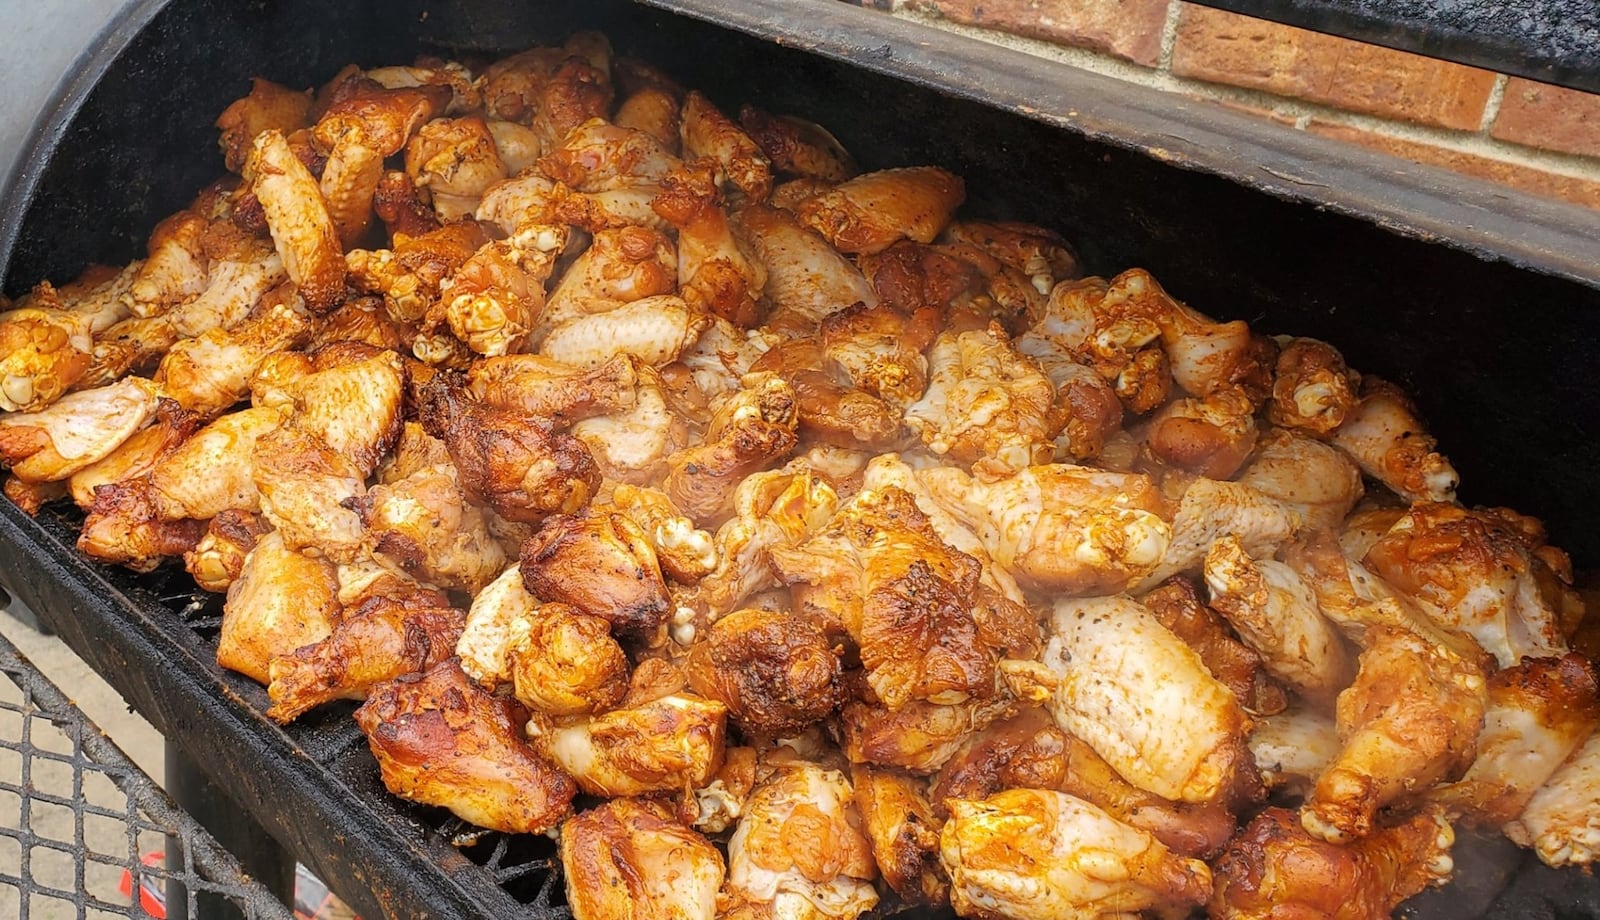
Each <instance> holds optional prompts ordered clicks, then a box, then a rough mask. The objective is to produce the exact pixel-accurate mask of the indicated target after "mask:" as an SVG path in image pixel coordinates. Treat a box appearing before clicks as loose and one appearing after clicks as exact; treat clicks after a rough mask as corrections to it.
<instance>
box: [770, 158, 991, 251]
mask: <svg viewBox="0 0 1600 920" xmlns="http://www.w3.org/2000/svg"><path fill="white" fill-rule="evenodd" d="M966 196H967V193H966V186H965V185H964V184H963V183H962V181H961V179H960V178H959V177H957V176H954V175H951V174H950V173H948V172H945V171H944V170H942V169H938V168H935V167H932V166H921V167H912V168H909V169H885V170H882V171H879V172H873V173H867V174H865V175H861V176H856V177H855V178H853V179H850V180H848V181H846V182H844V183H842V184H840V185H838V186H836V187H834V188H832V189H830V190H829V191H826V192H823V193H822V194H820V195H818V196H816V197H814V198H811V199H809V200H807V201H806V202H804V203H803V204H801V205H800V206H799V208H798V209H797V216H798V217H799V218H800V222H801V223H803V224H805V225H806V226H808V227H810V228H812V229H813V230H816V231H817V232H818V233H820V234H822V235H823V236H824V237H826V238H827V240H828V242H830V243H832V244H833V245H834V247H835V248H837V249H838V250H839V251H840V252H847V253H867V254H872V253H877V252H882V251H883V250H885V249H887V248H889V246H890V245H891V244H893V243H894V242H896V241H897V240H902V239H911V240H915V241H916V242H918V243H931V242H933V240H934V238H935V237H937V236H938V235H939V233H940V232H941V231H942V230H944V228H945V225H947V224H948V223H949V222H950V217H951V215H952V214H954V213H955V210H956V208H959V207H961V203H962V202H963V201H965V200H966Z"/></svg>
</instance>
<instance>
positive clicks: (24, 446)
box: [0, 377, 159, 483]
mask: <svg viewBox="0 0 1600 920" xmlns="http://www.w3.org/2000/svg"><path fill="white" fill-rule="evenodd" d="M158 399H159V388H158V387H157V386H156V385H155V384H153V383H151V382H150V381H149V380H145V379H143V378H140V377H128V378H126V379H124V380H121V381H118V382H117V383H113V384H110V385H109V386H105V387H100V388H99V389H94V390H83V391H80V392H77V393H69V394H68V395H66V396H64V397H62V398H61V399H60V400H58V401H56V402H55V403H53V404H52V405H50V406H49V407H48V408H45V409H41V410H39V411H37V412H17V413H10V414H6V415H0V464H4V465H5V466H8V467H10V469H11V475H13V476H15V477H17V478H18V479H20V480H22V481H23V482H31V483H40V482H58V481H60V480H63V479H66V478H68V477H70V476H72V475H73V474H74V473H77V472H79V471H80V470H83V469H85V468H86V467H88V466H90V465H91V464H94V463H96V462H98V461H100V460H104V459H105V458H106V457H108V456H110V455H111V453H112V451H115V450H116V449H117V448H118V447H120V446H122V444H123V443H124V442H125V441H127V440H128V439H129V438H130V437H132V436H133V435H134V433H135V432H137V431H138V430H139V429H141V428H143V427H145V426H146V425H148V424H149V423H150V422H151V420H152V419H153V418H154V417H155V411H156V404H157V400H158Z"/></svg>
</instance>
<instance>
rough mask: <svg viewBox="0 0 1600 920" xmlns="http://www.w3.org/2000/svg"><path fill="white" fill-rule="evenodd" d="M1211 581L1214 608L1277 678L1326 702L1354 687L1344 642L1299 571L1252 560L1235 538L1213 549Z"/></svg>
mask: <svg viewBox="0 0 1600 920" xmlns="http://www.w3.org/2000/svg"><path fill="white" fill-rule="evenodd" d="M1205 577H1206V587H1208V588H1210V589H1211V607H1212V609H1213V610H1216V611H1217V612H1218V613H1220V614H1222V616H1223V617H1224V618H1225V619H1227V621H1228V623H1229V625H1231V626H1232V627H1233V628H1234V629H1235V630H1236V631H1237V632H1238V633H1239V636H1240V638H1241V639H1243V640H1244V642H1245V644H1246V645H1249V646H1250V647H1251V648H1253V649H1255V650H1256V651H1257V652H1258V653H1259V654H1260V655H1261V661H1262V663H1263V664H1264V665H1265V666H1266V669H1267V671H1268V672H1269V673H1271V674H1272V676H1273V677H1276V678H1278V679H1279V680H1281V681H1283V682H1284V683H1286V684H1288V685H1289V686H1291V687H1293V688H1294V689H1295V690H1296V691H1298V692H1299V693H1300V694H1301V695H1303V696H1305V697H1307V698H1308V699H1311V700H1316V701H1320V702H1324V703H1325V702H1328V701H1330V700H1332V699H1333V698H1334V696H1335V695H1337V694H1338V693H1339V691H1340V690H1343V689H1344V688H1345V687H1346V686H1348V684H1349V680H1350V675H1351V672H1352V665H1351V661H1350V657H1349V655H1348V653H1347V652H1346V651H1345V646H1344V637H1343V636H1341V635H1340V634H1339V631H1338V630H1337V629H1336V628H1335V627H1334V625H1333V623H1331V622H1329V621H1328V620H1327V619H1326V618H1324V617H1323V615H1322V612H1321V611H1320V610H1318V609H1317V595H1316V592H1315V591H1313V590H1312V589H1311V586H1310V585H1307V584H1306V583H1305V582H1304V581H1303V580H1302V579H1301V578H1300V576H1299V575H1298V574H1296V572H1295V571H1294V569H1292V568H1290V567H1289V566H1287V565H1284V564H1283V563H1281V562H1279V561H1277V560H1276V559H1272V558H1270V557H1252V555H1251V554H1250V553H1248V552H1246V550H1245V548H1244V546H1243V545H1242V544H1240V543H1239V540H1238V539H1237V538H1235V537H1233V536H1231V535H1230V536H1225V537H1223V538H1221V539H1220V540H1218V541H1217V542H1215V543H1213V544H1211V549H1210V550H1209V551H1208V552H1207V553H1206V561H1205Z"/></svg>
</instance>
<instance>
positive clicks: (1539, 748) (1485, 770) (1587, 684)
mask: <svg viewBox="0 0 1600 920" xmlns="http://www.w3.org/2000/svg"><path fill="white" fill-rule="evenodd" d="M1596 725H1600V684H1597V683H1596V676H1595V670H1594V665H1593V664H1592V663H1591V662H1590V661H1589V660H1588V659H1586V658H1584V657H1583V656H1582V655H1578V654H1574V653H1568V654H1566V655H1563V656H1561V657H1560V658H1524V659H1523V660H1522V663H1521V664H1519V665H1517V666H1516V667H1511V668H1506V669H1505V670H1503V671H1496V672H1495V673H1494V674H1491V675H1490V676H1489V704H1488V708H1487V709H1486V710H1485V711H1484V715H1483V731H1482V732H1480V733H1479V734H1478V756H1477V759H1476V760H1474V761H1473V762H1472V766H1470V767H1468V768H1467V772H1466V773H1465V774H1463V775H1462V777H1461V779H1460V780H1458V781H1456V782H1454V783H1450V784H1448V785H1443V786H1438V787H1436V788H1435V789H1434V790H1433V791H1432V792H1430V793H1429V796H1428V797H1429V799H1430V800H1432V801H1436V802H1440V803H1441V804H1443V805H1444V806H1445V807H1446V808H1448V809H1450V810H1451V811H1452V812H1458V813H1461V814H1462V816H1463V817H1464V818H1465V819H1467V820H1469V821H1472V822H1473V823H1476V824H1487V825H1495V826H1498V825H1501V824H1505V823H1506V822H1508V821H1510V820H1512V819H1514V818H1516V817H1517V816H1518V815H1520V814H1522V811H1523V809H1524V808H1526V807H1527V805H1528V800H1529V799H1531V798H1532V797H1533V795H1534V793H1536V792H1537V791H1538V790H1539V788H1540V787H1541V786H1543V785H1544V783H1545V781H1546V780H1548V779H1549V778H1550V777H1551V775H1553V774H1554V773H1555V772H1556V770H1557V769H1558V768H1560V766H1561V764H1562V763H1563V762H1565V761H1566V759H1567V757H1568V755H1570V754H1571V753H1572V752H1573V751H1574V750H1576V749H1577V748H1578V746H1579V745H1581V744H1582V743H1583V741H1584V739H1585V738H1587V737H1588V736H1589V735H1590V734H1591V733H1592V732H1593V731H1594V729H1595V726H1596Z"/></svg>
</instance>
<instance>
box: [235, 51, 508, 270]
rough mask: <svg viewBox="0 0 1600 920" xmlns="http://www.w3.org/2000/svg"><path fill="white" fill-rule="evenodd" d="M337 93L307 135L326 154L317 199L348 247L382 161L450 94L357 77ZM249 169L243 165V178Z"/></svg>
mask: <svg viewBox="0 0 1600 920" xmlns="http://www.w3.org/2000/svg"><path fill="white" fill-rule="evenodd" d="M340 89H341V90H342V91H341V92H339V93H336V94H335V96H336V97H337V98H335V99H334V101H333V103H332V104H331V105H330V106H329V107H328V109H327V111H326V112H324V113H323V114H322V117H321V118H320V119H318V121H317V124H316V126H315V127H314V128H313V129H312V135H313V136H314V137H315V138H316V140H317V143H318V144H319V145H321V146H322V148H323V149H324V150H327V151H328V161H327V165H326V166H324V167H323V170H322V178H321V182H320V188H321V192H322V199H323V200H324V201H326V202H327V207H328V216H329V218H330V219H331V220H332V221H333V226H334V227H335V229H336V230H337V231H338V233H339V239H340V240H341V241H342V242H343V244H344V245H346V246H351V245H354V244H355V243H356V242H358V241H359V240H360V239H361V238H362V237H363V236H364V235H365V234H366V230H367V226H368V224H369V223H370V222H371V220H372V196H373V194H374V193H376V192H377V189H378V180H379V179H380V178H382V176H383V161H384V159H385V158H386V157H390V156H393V155H394V154H396V153H399V152H400V151H401V150H403V149H405V146H406V142H407V141H408V140H409V139H410V138H411V135H412V134H414V133H416V131H417V129H419V128H421V127H422V126H423V125H424V124H425V123H427V122H428V121H429V120H430V119H432V118H433V117H434V116H435V115H437V114H440V113H442V112H443V111H444V108H445V106H446V105H447V104H448V103H449V99H450V91H449V89H448V88H446V87H443V86H428V85H421V86H402V87H396V88H394V89H389V88H387V87H384V86H382V85H380V84H378V83H375V82H373V81H371V80H368V79H366V78H363V77H354V78H353V79H350V80H348V81H346V82H345V84H344V86H342V87H341V88H340ZM491 149H492V147H491ZM249 168H250V167H249V164H248V163H247V164H246V166H245V169H246V173H247V175H248V172H249ZM257 194H258V197H259V193H257ZM269 223H270V222H269Z"/></svg>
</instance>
